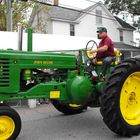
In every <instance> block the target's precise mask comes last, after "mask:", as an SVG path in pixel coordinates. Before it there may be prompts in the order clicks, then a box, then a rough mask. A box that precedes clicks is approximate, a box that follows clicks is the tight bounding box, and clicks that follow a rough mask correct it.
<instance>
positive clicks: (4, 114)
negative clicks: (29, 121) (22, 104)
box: [0, 106, 21, 140]
mask: <svg viewBox="0 0 140 140" xmlns="http://www.w3.org/2000/svg"><path fill="white" fill-rule="evenodd" d="M20 130H21V119H20V116H19V115H18V113H17V112H16V111H15V110H14V109H12V108H10V107H6V106H0V140H16V138H17V136H18V135H19V133H20Z"/></svg>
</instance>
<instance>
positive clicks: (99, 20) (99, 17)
mask: <svg viewBox="0 0 140 140" xmlns="http://www.w3.org/2000/svg"><path fill="white" fill-rule="evenodd" d="M96 24H97V25H101V24H102V11H101V10H96Z"/></svg>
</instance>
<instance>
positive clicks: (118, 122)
mask: <svg viewBox="0 0 140 140" xmlns="http://www.w3.org/2000/svg"><path fill="white" fill-rule="evenodd" d="M89 44H92V45H89ZM94 46H96V43H95V42H94V41H90V42H88V43H87V46H86V48H85V49H82V50H77V51H75V53H74V54H71V51H67V52H66V53H63V54H62V53H60V52H55V51H54V52H32V30H31V29H29V32H28V51H26V52H25V51H14V50H0V101H10V100H22V99H38V98H49V99H50V100H51V102H52V104H53V105H54V107H55V108H56V109H57V110H59V111H60V112H62V113H64V114H77V113H81V112H82V111H84V110H86V109H87V107H100V108H101V109H100V110H101V114H102V116H103V120H104V122H105V123H106V125H107V126H108V127H109V128H110V129H111V130H112V131H113V132H115V133H117V134H119V135H121V136H133V135H138V134H139V133H140V94H139V91H140V86H139V83H140V78H139V77H140V60H139V59H134V58H133V59H128V60H126V61H124V62H123V63H121V64H119V62H118V61H117V58H115V59H114V61H113V62H112V64H111V66H110V68H108V73H107V75H106V77H107V79H106V81H102V80H101V79H100V73H101V71H102V62H101V61H99V62H97V65H96V66H93V65H92V62H91V61H92V58H93V57H94V56H93V55H91V54H90V50H92V49H93V48H94ZM115 52H116V57H118V56H119V54H120V53H119V52H118V51H115ZM93 70H94V71H96V73H97V77H96V78H95V77H93V75H92V71H93ZM20 130H21V119H20V116H19V114H18V113H17V112H16V111H15V110H14V109H12V108H11V107H9V106H8V105H6V104H3V103H1V104H0V140H7V139H8V140H15V139H16V138H17V136H18V135H19V133H20Z"/></svg>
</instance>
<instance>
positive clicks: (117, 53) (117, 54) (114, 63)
mask: <svg viewBox="0 0 140 140" xmlns="http://www.w3.org/2000/svg"><path fill="white" fill-rule="evenodd" d="M114 53H115V56H114V59H113V62H112V63H111V65H118V64H119V61H117V60H116V58H117V57H119V56H121V52H120V51H119V50H118V49H116V48H114ZM102 64H103V61H101V60H99V61H97V64H96V65H102Z"/></svg>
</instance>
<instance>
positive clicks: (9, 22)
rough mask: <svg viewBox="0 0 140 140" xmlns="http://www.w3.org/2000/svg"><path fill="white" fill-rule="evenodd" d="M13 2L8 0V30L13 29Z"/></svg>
mask: <svg viewBox="0 0 140 140" xmlns="http://www.w3.org/2000/svg"><path fill="white" fill-rule="evenodd" d="M12 2H13V0H7V23H6V28H7V31H12Z"/></svg>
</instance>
